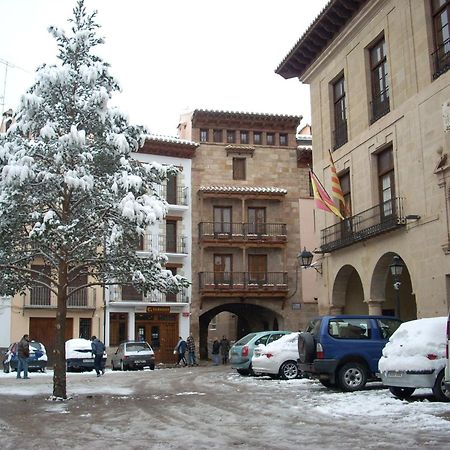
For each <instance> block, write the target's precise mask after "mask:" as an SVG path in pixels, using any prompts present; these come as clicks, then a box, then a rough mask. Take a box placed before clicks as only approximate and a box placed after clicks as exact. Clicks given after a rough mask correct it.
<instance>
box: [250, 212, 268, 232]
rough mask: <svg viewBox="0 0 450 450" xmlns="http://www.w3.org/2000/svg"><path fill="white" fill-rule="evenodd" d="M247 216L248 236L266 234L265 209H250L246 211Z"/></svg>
mask: <svg viewBox="0 0 450 450" xmlns="http://www.w3.org/2000/svg"><path fill="white" fill-rule="evenodd" d="M247 214H248V231H247V233H248V234H256V235H260V234H266V233H267V231H266V208H262V207H258V208H255V207H251V208H248V210H247Z"/></svg>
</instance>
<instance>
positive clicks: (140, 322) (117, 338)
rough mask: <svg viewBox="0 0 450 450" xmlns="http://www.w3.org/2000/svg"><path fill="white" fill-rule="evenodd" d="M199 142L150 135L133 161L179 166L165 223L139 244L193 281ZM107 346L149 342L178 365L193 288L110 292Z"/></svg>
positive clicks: (168, 190) (170, 184)
mask: <svg viewBox="0 0 450 450" xmlns="http://www.w3.org/2000/svg"><path fill="white" fill-rule="evenodd" d="M197 146H198V144H196V143H194V142H192V141H187V140H181V139H178V138H173V137H164V136H157V135H150V136H148V138H147V140H146V142H145V144H144V146H143V147H142V148H140V149H139V151H138V152H137V153H134V154H133V157H134V158H136V159H137V160H139V161H142V162H147V163H150V162H156V163H159V164H161V165H174V166H176V167H177V168H178V169H179V173H178V174H177V175H175V176H171V177H170V178H169V179H168V180H167V181H166V182H165V183H164V184H163V185H162V186H161V195H162V197H163V198H165V200H166V201H167V203H168V211H167V215H166V217H165V219H164V221H163V222H160V223H157V224H155V225H154V226H153V227H152V229H151V230H149V231H148V232H147V233H146V234H145V236H143V237H142V238H141V239H140V240H139V242H138V243H137V246H136V251H137V252H138V253H140V254H142V255H145V254H146V253H148V252H153V251H157V252H159V253H163V254H165V255H166V256H167V263H166V266H165V267H166V268H167V269H169V270H171V271H172V273H174V274H178V275H183V276H184V277H185V278H187V279H188V280H191V279H192V269H191V253H192V252H191V229H192V223H191V211H192V202H191V164H192V158H193V157H194V156H195V152H196V148H197ZM105 291H106V292H105V304H106V311H105V315H106V320H105V324H106V329H105V343H106V345H107V346H108V347H110V348H111V351H113V350H114V348H115V347H117V346H118V344H119V343H120V342H122V341H125V340H134V339H136V340H143V341H147V342H149V343H150V344H151V345H152V347H153V349H154V351H155V356H156V361H157V363H158V362H164V363H168V362H174V361H175V360H174V358H175V356H174V355H173V349H174V347H175V345H176V343H177V342H178V336H183V337H184V338H186V337H187V335H188V334H189V319H190V298H191V294H190V288H189V289H183V290H182V291H181V292H179V293H178V294H162V293H160V292H152V293H148V294H147V295H146V296H144V295H143V294H142V293H140V292H138V291H137V290H136V289H135V288H134V287H133V286H131V285H130V286H127V285H123V286H119V285H115V286H110V287H108V288H106V289H105Z"/></svg>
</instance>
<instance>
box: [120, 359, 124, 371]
mask: <svg viewBox="0 0 450 450" xmlns="http://www.w3.org/2000/svg"><path fill="white" fill-rule="evenodd" d="M120 370H122V371H125V364H124V363H123V361H120Z"/></svg>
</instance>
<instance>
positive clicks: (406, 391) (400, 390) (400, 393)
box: [389, 386, 415, 400]
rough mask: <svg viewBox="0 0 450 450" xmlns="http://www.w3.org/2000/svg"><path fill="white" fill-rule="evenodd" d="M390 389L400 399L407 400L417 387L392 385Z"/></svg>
mask: <svg viewBox="0 0 450 450" xmlns="http://www.w3.org/2000/svg"><path fill="white" fill-rule="evenodd" d="M389 390H390V391H391V394H392V395H393V396H394V397H396V398H398V399H400V400H406V399H408V398H410V397H411V395H413V394H414V391H415V388H409V387H399V386H390V387H389Z"/></svg>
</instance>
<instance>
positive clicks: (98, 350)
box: [91, 336, 106, 377]
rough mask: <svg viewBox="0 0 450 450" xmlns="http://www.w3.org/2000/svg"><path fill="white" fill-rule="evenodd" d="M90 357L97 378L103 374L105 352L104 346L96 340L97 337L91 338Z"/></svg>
mask: <svg viewBox="0 0 450 450" xmlns="http://www.w3.org/2000/svg"><path fill="white" fill-rule="evenodd" d="M91 347H92V356H93V357H94V369H95V371H96V372H97V376H98V377H99V376H100V375H104V374H105V367H104V366H103V353H104V352H105V348H106V347H105V344H104V343H103V342H102V341H101V340H100V339H97V336H92V337H91Z"/></svg>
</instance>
